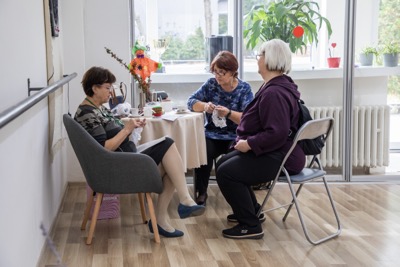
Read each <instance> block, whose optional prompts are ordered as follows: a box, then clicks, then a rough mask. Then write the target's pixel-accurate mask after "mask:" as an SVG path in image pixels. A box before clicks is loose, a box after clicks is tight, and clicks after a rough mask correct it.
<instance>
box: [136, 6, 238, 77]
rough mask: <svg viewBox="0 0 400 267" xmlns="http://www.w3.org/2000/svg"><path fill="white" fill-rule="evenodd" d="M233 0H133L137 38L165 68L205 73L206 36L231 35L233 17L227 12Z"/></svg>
mask: <svg viewBox="0 0 400 267" xmlns="http://www.w3.org/2000/svg"><path fill="white" fill-rule="evenodd" d="M233 2H234V1H233V0H219V1H216V0H191V1H187V0H172V1H162V0H153V1H146V3H142V1H135V13H136V14H135V24H136V33H135V34H136V39H138V38H140V39H143V40H144V42H145V43H146V44H148V45H149V46H150V54H151V57H152V58H154V59H155V60H158V61H159V62H162V63H163V65H164V67H165V72H168V73H204V72H206V71H207V69H208V68H207V65H208V63H207V52H209V49H208V47H207V39H208V38H209V37H212V36H221V35H222V36H225V35H230V36H232V33H233V29H232V25H233V21H232V16H231V15H229V14H232V12H231V11H230V10H232V7H233ZM150 10H152V12H150ZM154 10H156V12H154ZM161 14H162V15H161ZM161 44H163V46H162V45H161Z"/></svg>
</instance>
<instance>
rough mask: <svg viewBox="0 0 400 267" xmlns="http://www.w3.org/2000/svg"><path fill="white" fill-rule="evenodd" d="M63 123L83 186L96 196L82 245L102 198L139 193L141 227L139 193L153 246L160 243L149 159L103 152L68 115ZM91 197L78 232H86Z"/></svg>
mask: <svg viewBox="0 0 400 267" xmlns="http://www.w3.org/2000/svg"><path fill="white" fill-rule="evenodd" d="M63 121H64V126H65V129H66V130H67V133H68V137H69V140H70V142H71V145H72V147H73V149H74V151H75V154H76V156H77V158H78V161H79V163H80V165H81V167H82V170H83V174H84V175H85V178H86V181H87V184H88V185H89V187H90V188H91V189H92V190H93V191H94V192H95V194H97V201H96V205H95V208H94V211H93V215H92V219H91V224H90V230H89V234H88V237H87V240H86V244H88V245H90V244H91V243H92V238H93V234H94V230H95V228H96V222H97V217H98V214H99V210H100V205H101V202H102V199H103V195H104V194H131V193H139V201H140V207H141V214H142V218H143V222H144V223H146V222H147V219H146V213H145V208H144V200H143V193H144V194H145V196H146V200H147V204H148V209H149V213H150V219H151V222H152V226H153V230H154V239H155V242H156V243H160V236H159V234H158V228H157V220H156V217H155V212H154V206H153V201H152V198H151V193H161V192H162V180H161V177H160V172H159V170H158V167H157V165H156V163H155V162H154V161H153V159H152V158H150V157H149V156H147V155H144V154H140V153H121V152H112V151H109V150H106V149H105V148H104V147H103V146H101V145H100V144H99V143H98V142H97V141H96V140H95V139H94V138H93V137H92V136H91V135H90V134H89V133H88V132H87V131H86V130H85V129H84V128H83V127H82V126H81V125H80V124H79V123H77V122H76V121H75V120H74V119H73V118H71V117H70V116H69V115H67V114H64V116H63ZM93 195H94V194H91V197H90V198H89V199H88V202H87V205H86V210H85V214H84V218H83V221H82V226H81V229H82V230H85V228H86V223H87V220H88V218H89V214H90V210H91V207H92V204H93Z"/></svg>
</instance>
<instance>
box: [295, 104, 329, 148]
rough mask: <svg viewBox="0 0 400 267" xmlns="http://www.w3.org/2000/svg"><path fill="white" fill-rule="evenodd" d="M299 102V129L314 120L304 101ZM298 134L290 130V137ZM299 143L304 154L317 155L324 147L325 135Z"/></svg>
mask: <svg viewBox="0 0 400 267" xmlns="http://www.w3.org/2000/svg"><path fill="white" fill-rule="evenodd" d="M297 103H298V104H299V109H300V117H299V129H300V127H301V126H302V125H303V124H304V123H306V122H307V121H310V120H312V119H313V118H312V117H311V115H310V111H309V110H308V108H307V107H306V106H305V104H304V101H303V100H301V99H299V100H298V101H297ZM295 135H296V133H295V132H290V133H289V137H291V138H294V136H295ZM299 145H300V146H301V148H302V149H303V151H304V154H306V155H316V154H319V153H321V151H322V149H323V148H324V145H325V142H324V140H323V136H322V135H321V136H318V137H317V138H315V139H308V140H301V141H300V142H299Z"/></svg>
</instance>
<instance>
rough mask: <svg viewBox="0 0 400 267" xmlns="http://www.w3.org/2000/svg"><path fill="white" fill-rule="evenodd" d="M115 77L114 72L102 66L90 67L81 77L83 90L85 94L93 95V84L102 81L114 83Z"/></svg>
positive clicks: (101, 82)
mask: <svg viewBox="0 0 400 267" xmlns="http://www.w3.org/2000/svg"><path fill="white" fill-rule="evenodd" d="M116 80H117V79H116V78H115V76H114V74H112V73H111V71H109V70H108V69H105V68H103V67H91V68H90V69H88V70H87V71H86V72H85V74H84V75H83V78H82V82H81V83H82V87H83V91H84V92H85V94H86V95H87V96H93V94H94V93H93V90H92V87H93V85H101V84H103V83H111V84H112V83H115V81H116Z"/></svg>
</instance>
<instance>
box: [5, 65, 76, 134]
mask: <svg viewBox="0 0 400 267" xmlns="http://www.w3.org/2000/svg"><path fill="white" fill-rule="evenodd" d="M76 76H77V74H76V73H75V72H74V73H72V74H70V75H68V76H65V77H64V78H62V79H61V80H58V81H57V82H55V83H53V84H52V85H50V86H47V87H44V88H43V89H41V90H40V91H39V92H38V93H36V94H34V95H32V96H29V97H28V98H26V99H24V100H22V101H21V102H19V103H17V104H16V105H14V106H11V107H9V108H8V109H6V110H4V111H3V112H2V113H0V129H1V128H3V127H4V126H6V125H7V124H8V123H9V122H11V121H12V120H14V119H15V118H17V117H18V116H20V115H21V114H22V113H24V112H25V111H27V110H28V109H30V108H31V107H33V106H34V105H35V104H36V103H38V102H39V101H40V100H42V99H43V98H45V97H47V96H48V95H49V94H50V93H52V92H54V91H55V90H57V89H58V88H60V87H61V86H63V85H64V84H66V83H68V82H69V81H71V80H72V79H73V78H75V77H76Z"/></svg>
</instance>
